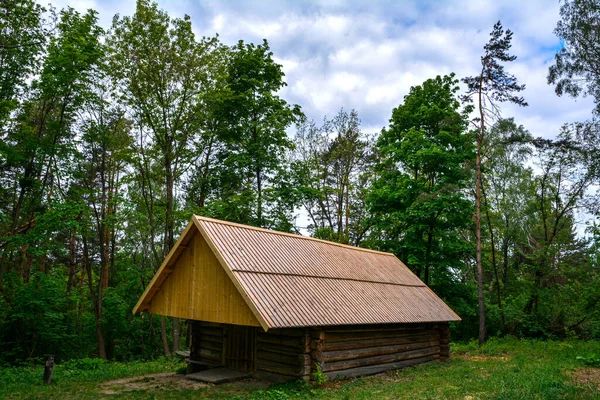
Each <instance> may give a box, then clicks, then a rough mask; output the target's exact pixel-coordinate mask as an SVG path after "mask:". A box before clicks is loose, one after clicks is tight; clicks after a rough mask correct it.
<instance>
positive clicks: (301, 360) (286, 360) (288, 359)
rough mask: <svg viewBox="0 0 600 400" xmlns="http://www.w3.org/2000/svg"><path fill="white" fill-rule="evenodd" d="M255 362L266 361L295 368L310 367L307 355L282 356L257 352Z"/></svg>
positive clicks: (281, 354)
mask: <svg viewBox="0 0 600 400" xmlns="http://www.w3.org/2000/svg"><path fill="white" fill-rule="evenodd" d="M256 359H257V360H268V361H274V362H278V363H282V364H287V365H292V366H297V365H310V355H309V354H298V353H296V354H293V355H292V354H283V353H274V352H271V351H265V350H259V351H257V352H256Z"/></svg>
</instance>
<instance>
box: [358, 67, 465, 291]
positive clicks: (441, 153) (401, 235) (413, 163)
mask: <svg viewBox="0 0 600 400" xmlns="http://www.w3.org/2000/svg"><path fill="white" fill-rule="evenodd" d="M457 83H458V81H457V80H456V79H454V76H445V77H439V76H438V77H437V78H435V79H429V80H427V81H425V82H424V83H423V85H422V86H416V87H413V88H411V91H410V93H409V94H408V95H407V96H406V97H405V99H404V103H403V104H401V105H400V106H398V107H397V108H395V109H394V111H393V114H392V119H391V123H390V127H389V128H388V129H385V130H384V131H383V132H382V134H381V137H380V138H379V141H378V143H377V147H378V149H379V153H380V156H381V161H380V162H379V165H378V166H377V171H378V176H377V179H376V180H375V181H374V183H373V186H372V189H371V193H370V194H369V197H368V202H369V205H370V209H371V211H372V213H373V218H374V219H376V220H377V225H376V226H377V230H376V232H378V234H379V237H378V238H377V239H378V247H379V248H381V249H384V250H387V251H392V252H394V253H395V254H397V255H398V256H399V258H400V259H401V260H404V261H405V262H406V263H407V265H408V266H409V267H410V268H411V269H412V270H413V271H415V273H416V274H417V275H420V276H421V278H423V279H424V280H425V282H426V283H430V281H429V273H430V272H431V273H432V274H434V275H436V276H437V277H438V278H439V281H440V283H441V282H442V281H445V283H448V284H449V285H439V288H444V287H447V288H450V286H451V284H450V282H451V281H452V280H453V278H452V276H453V274H451V273H449V271H450V270H451V269H456V270H461V269H462V268H463V267H462V261H461V260H464V258H465V256H466V255H467V254H468V252H469V245H468V243H467V242H466V241H464V240H463V239H462V237H461V234H460V230H461V229H464V228H466V227H467V226H468V225H469V224H470V221H471V213H472V204H471V202H470V200H468V199H467V198H466V196H465V193H464V189H465V188H466V186H467V184H468V178H469V176H470V172H469V171H470V170H469V167H470V163H471V161H472V160H473V156H474V152H473V149H474V147H473V138H472V136H471V135H469V134H467V132H466V129H467V120H466V117H465V115H464V114H461V112H460V103H459V102H458V100H457V98H456V93H457V91H458V86H457ZM438 278H434V279H432V281H431V282H435V281H436V279H438ZM443 297H446V296H443Z"/></svg>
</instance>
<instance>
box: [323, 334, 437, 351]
mask: <svg viewBox="0 0 600 400" xmlns="http://www.w3.org/2000/svg"><path fill="white" fill-rule="evenodd" d="M439 337H440V335H439V334H437V333H434V334H424V335H411V336H394V337H387V338H377V339H362V340H349V341H344V342H329V341H325V343H323V346H322V350H323V351H334V350H348V349H360V348H363V347H375V346H390V345H395V344H407V343H418V342H429V341H438V340H439Z"/></svg>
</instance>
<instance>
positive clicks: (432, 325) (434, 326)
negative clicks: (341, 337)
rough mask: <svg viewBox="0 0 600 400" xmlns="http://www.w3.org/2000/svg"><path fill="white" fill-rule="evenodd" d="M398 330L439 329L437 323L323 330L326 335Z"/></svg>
mask: <svg viewBox="0 0 600 400" xmlns="http://www.w3.org/2000/svg"><path fill="white" fill-rule="evenodd" d="M399 329H405V330H423V329H436V330H437V329H439V325H438V324H437V323H424V324H373V325H343V326H328V327H324V328H323V330H324V331H325V332H326V333H330V332H331V333H339V332H371V331H396V330H399Z"/></svg>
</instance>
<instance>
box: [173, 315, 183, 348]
mask: <svg viewBox="0 0 600 400" xmlns="http://www.w3.org/2000/svg"><path fill="white" fill-rule="evenodd" d="M172 320H173V353H175V352H176V351H179V349H180V348H181V345H180V336H181V326H180V321H179V318H173V319H172Z"/></svg>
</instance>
